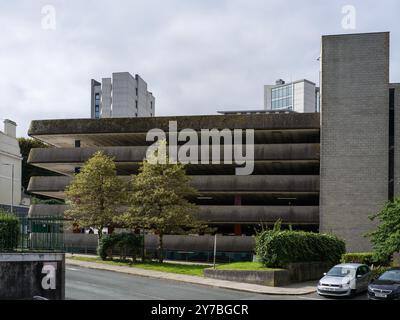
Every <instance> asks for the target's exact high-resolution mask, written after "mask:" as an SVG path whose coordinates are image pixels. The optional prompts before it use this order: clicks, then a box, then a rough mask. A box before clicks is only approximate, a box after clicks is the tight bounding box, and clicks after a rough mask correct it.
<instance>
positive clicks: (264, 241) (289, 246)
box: [256, 230, 346, 268]
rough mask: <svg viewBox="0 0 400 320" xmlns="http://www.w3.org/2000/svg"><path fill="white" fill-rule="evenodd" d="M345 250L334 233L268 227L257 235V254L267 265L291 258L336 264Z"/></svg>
mask: <svg viewBox="0 0 400 320" xmlns="http://www.w3.org/2000/svg"><path fill="white" fill-rule="evenodd" d="M345 252H346V246H345V243H344V241H343V240H341V239H339V238H337V237H336V236H333V235H327V234H319V233H312V232H304V231H291V230H284V231H280V230H267V231H263V232H262V233H260V234H258V235H257V237H256V254H257V256H258V258H259V259H260V261H261V262H262V264H263V265H264V266H266V267H269V268H284V267H285V266H286V265H287V264H288V263H294V262H330V263H332V264H336V263H338V262H339V261H340V258H341V256H342V254H344V253H345Z"/></svg>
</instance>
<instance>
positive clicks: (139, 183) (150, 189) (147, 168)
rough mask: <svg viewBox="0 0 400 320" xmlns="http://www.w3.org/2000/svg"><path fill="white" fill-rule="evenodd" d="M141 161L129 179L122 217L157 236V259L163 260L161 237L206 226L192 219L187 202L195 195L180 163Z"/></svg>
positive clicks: (193, 209)
mask: <svg viewBox="0 0 400 320" xmlns="http://www.w3.org/2000/svg"><path fill="white" fill-rule="evenodd" d="M153 160H154V159H147V160H145V161H143V163H142V165H141V167H140V169H139V174H138V175H137V176H135V177H134V178H133V179H132V182H131V188H132V193H131V194H130V197H129V200H128V202H129V206H130V209H129V210H128V211H127V212H126V213H125V214H124V215H123V221H124V223H125V224H126V225H128V226H130V227H133V228H143V229H149V230H153V231H154V232H155V233H156V234H158V235H159V239H160V242H159V247H158V250H159V260H160V261H161V262H162V260H163V236H164V235H165V234H184V233H187V232H190V231H193V230H197V231H198V230H201V229H203V228H204V229H205V228H207V226H206V225H205V224H204V223H203V222H201V221H199V220H197V219H196V218H195V213H196V205H195V204H193V203H190V202H189V201H188V198H189V197H193V196H196V195H197V191H196V190H195V189H194V188H193V187H192V186H191V185H190V177H188V176H187V175H186V172H185V167H184V165H183V164H180V163H174V162H173V161H171V160H170V159H168V158H167V159H166V161H161V162H158V163H155V161H153Z"/></svg>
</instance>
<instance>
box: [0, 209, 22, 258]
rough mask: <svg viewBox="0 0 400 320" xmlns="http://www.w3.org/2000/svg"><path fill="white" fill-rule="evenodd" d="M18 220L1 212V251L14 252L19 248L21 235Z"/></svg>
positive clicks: (9, 214)
mask: <svg viewBox="0 0 400 320" xmlns="http://www.w3.org/2000/svg"><path fill="white" fill-rule="evenodd" d="M19 229H20V228H19V220H18V218H17V217H16V216H15V215H13V214H11V213H8V212H5V211H3V210H1V211H0V251H12V250H14V249H16V248H17V247H18V240H19V235H20V230H19Z"/></svg>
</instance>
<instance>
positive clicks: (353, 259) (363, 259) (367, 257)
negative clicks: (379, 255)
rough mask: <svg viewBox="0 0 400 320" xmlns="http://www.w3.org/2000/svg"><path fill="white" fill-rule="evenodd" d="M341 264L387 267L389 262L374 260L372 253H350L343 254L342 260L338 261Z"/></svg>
mask: <svg viewBox="0 0 400 320" xmlns="http://www.w3.org/2000/svg"><path fill="white" fill-rule="evenodd" d="M340 261H341V262H342V263H362V264H366V265H369V266H372V265H379V266H388V265H389V264H390V261H377V260H376V259H375V258H374V254H373V252H351V253H345V254H344V255H342V259H341V260H340Z"/></svg>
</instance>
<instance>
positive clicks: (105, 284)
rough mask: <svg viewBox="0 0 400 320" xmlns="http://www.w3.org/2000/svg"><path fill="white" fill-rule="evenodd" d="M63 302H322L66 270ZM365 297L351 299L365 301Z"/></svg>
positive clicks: (305, 297)
mask: <svg viewBox="0 0 400 320" xmlns="http://www.w3.org/2000/svg"><path fill="white" fill-rule="evenodd" d="M66 269H67V270H66V292H65V295H66V299H74V300H191V299H192V300H321V299H326V298H323V297H320V296H318V295H317V294H310V295H302V296H278V295H264V294H253V293H248V292H241V291H235V290H228V289H222V288H211V287H208V286H202V285H195V284H189V283H182V282H176V281H169V280H163V279H153V278H147V277H140V276H133V275H128V274H123V273H118V272H112V271H103V270H94V269H87V268H81V267H77V266H69V265H67V268H66ZM365 298H366V297H365V294H362V295H359V296H357V297H355V298H353V299H360V300H361V299H365Z"/></svg>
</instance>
